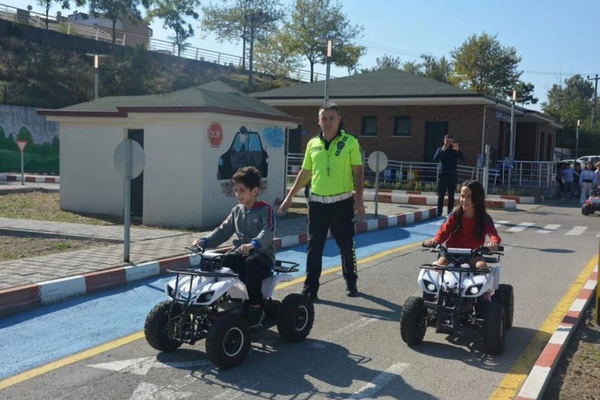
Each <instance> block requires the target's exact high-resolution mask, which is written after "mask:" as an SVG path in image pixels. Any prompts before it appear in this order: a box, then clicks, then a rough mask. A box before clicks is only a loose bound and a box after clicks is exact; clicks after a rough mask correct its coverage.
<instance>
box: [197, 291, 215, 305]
mask: <svg viewBox="0 0 600 400" xmlns="http://www.w3.org/2000/svg"><path fill="white" fill-rule="evenodd" d="M213 294H215V292H206V293H202V294H201V295H200V297H198V303H206V302H209V301H210V299H212V297H213Z"/></svg>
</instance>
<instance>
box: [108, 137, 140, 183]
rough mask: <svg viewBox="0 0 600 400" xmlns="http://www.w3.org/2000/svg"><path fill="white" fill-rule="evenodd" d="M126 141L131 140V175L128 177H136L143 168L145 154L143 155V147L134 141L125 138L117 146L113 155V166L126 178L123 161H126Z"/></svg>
mask: <svg viewBox="0 0 600 400" xmlns="http://www.w3.org/2000/svg"><path fill="white" fill-rule="evenodd" d="M127 142H131V176H129V178H131V179H135V178H137V177H138V176H139V175H140V174H141V173H142V171H143V170H144V164H145V163H146V156H145V155H144V149H142V146H140V144H139V143H138V142H136V141H133V140H130V139H125V140H123V141H122V142H121V143H119V145H118V146H117V149H116V150H115V155H114V162H115V168H116V169H117V172H118V173H119V175H120V176H121V178H127V177H128V176H127V171H126V168H125V163H126V161H127Z"/></svg>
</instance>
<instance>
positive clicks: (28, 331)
mask: <svg viewBox="0 0 600 400" xmlns="http://www.w3.org/2000/svg"><path fill="white" fill-rule="evenodd" d="M440 224H441V220H439V219H438V220H433V221H426V222H422V223H418V224H414V225H410V226H405V227H401V228H389V229H384V230H380V231H374V232H370V233H365V234H361V235H357V236H356V237H355V242H356V256H357V258H358V259H359V260H360V259H361V258H364V257H368V256H372V255H375V254H378V253H381V252H383V251H386V250H390V249H394V248H398V247H402V246H406V245H409V244H412V243H416V242H420V241H423V240H425V239H427V238H430V237H431V236H433V235H434V234H435V232H436V231H437V229H438V227H439V225H440ZM277 256H278V258H279V259H281V260H288V261H294V262H298V263H300V265H301V269H302V270H304V268H303V267H304V266H305V258H306V245H300V246H295V247H291V248H288V249H285V250H282V251H280V252H278V254H277ZM338 265H340V257H339V251H338V249H337V247H336V245H335V242H334V241H333V240H332V239H330V240H328V241H327V244H326V246H325V250H324V257H323V269H329V268H333V267H336V266H338ZM303 274H304V272H303V271H300V272H298V273H296V274H295V275H297V276H301V275H303ZM169 279H171V278H170V277H160V278H149V279H147V280H144V281H141V282H139V283H137V284H135V285H129V286H127V287H124V288H120V289H116V290H111V291H106V292H102V293H98V294H95V295H88V296H84V297H80V298H76V299H73V300H69V301H66V302H62V303H58V304H54V305H50V306H46V307H42V308H39V309H36V310H33V311H29V312H26V313H23V314H19V315H16V316H12V317H8V318H5V319H2V320H0V354H1V357H0V358H1V360H2V362H0V379H4V378H7V377H10V376H13V375H16V374H18V373H21V372H24V371H27V370H29V369H32V368H35V367H38V366H41V365H44V364H47V363H49V362H52V361H54V360H58V359H61V358H64V357H67V356H69V355H72V354H76V353H79V352H81V351H84V350H87V349H89V348H93V347H95V346H98V345H101V344H104V343H107V342H110V341H112V340H115V339H118V338H121V337H124V336H127V335H130V334H132V333H135V332H138V331H140V330H141V329H143V326H144V321H145V319H146V316H147V315H148V312H149V311H150V310H151V309H152V307H154V305H155V304H157V303H159V302H160V301H163V300H165V299H166V296H165V294H164V286H165V284H166V282H167V281H168V280H169Z"/></svg>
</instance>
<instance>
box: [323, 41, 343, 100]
mask: <svg viewBox="0 0 600 400" xmlns="http://www.w3.org/2000/svg"><path fill="white" fill-rule="evenodd" d="M319 42H326V43H327V71H326V72H325V96H324V99H325V103H327V102H328V101H329V74H330V72H331V56H332V53H333V44H334V43H335V42H339V39H336V38H325V39H320V40H319Z"/></svg>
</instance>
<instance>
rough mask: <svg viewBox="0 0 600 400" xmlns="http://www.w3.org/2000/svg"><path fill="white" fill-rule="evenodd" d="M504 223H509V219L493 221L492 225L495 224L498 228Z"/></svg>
mask: <svg viewBox="0 0 600 400" xmlns="http://www.w3.org/2000/svg"><path fill="white" fill-rule="evenodd" d="M506 224H510V221H494V225H495V226H496V228H498V227H499V226H504V225H506Z"/></svg>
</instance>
